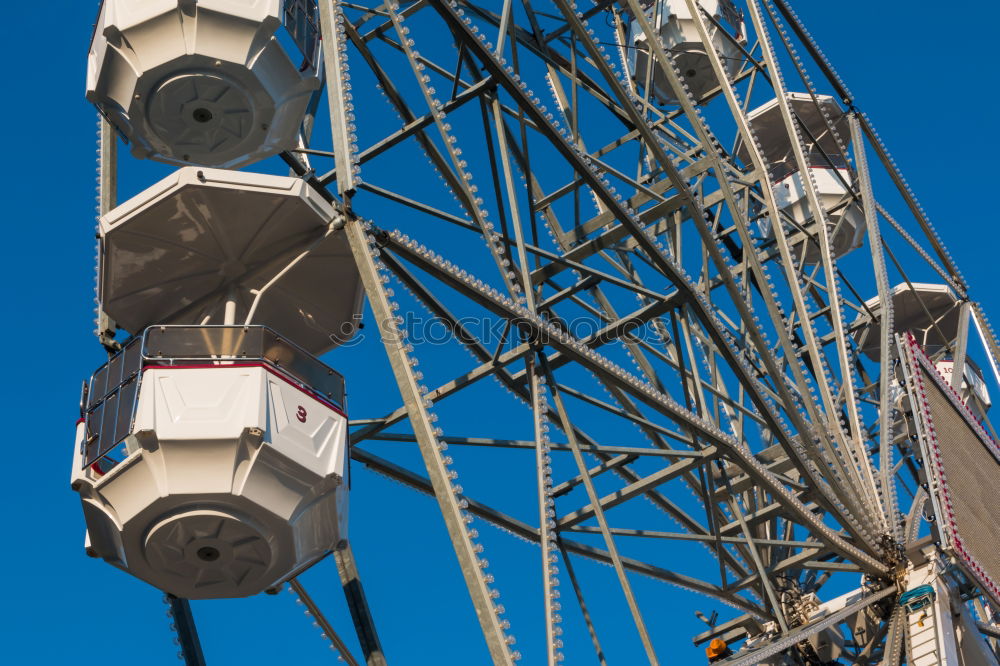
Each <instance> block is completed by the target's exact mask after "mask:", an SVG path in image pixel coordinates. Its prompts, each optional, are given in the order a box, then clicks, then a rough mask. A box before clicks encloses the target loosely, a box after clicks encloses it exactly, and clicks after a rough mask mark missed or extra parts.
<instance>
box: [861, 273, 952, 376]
mask: <svg viewBox="0 0 1000 666" xmlns="http://www.w3.org/2000/svg"><path fill="white" fill-rule="evenodd" d="M891 298H892V323H893V333H903V332H909V333H912V334H913V335H914V336H915V337H916V338H917V341H918V342H919V343H920V344H921V345H924V346H929V347H932V348H940V347H942V346H944V345H949V344H952V343H953V342H954V340H955V336H956V335H957V334H958V318H959V310H960V308H959V307H958V305H959V300H958V298H957V297H956V296H955V294H954V292H953V291H952V290H951V289H950V288H949V287H947V286H946V285H943V284H927V283H923V282H911V283H909V284H907V283H905V282H904V283H902V284H897V285H896V286H895V287H893V288H892V292H891ZM865 307H866V308H867V309H868V310H869V311H870V312H871V313H872V314H873V315H874V317H875V320H876V321H875V322H874V323H873V325H874V326H876V329H877V326H878V324H877V320H878V319H879V318H880V317H881V312H882V305H881V303H880V302H879V299H878V297H877V296H876V297H874V298H871V299H869V300H867V301H865ZM928 314H929V315H930V318H928ZM856 323H860V322H856ZM867 326H868V325H865V326H864V327H863V328H861V329H859V330H858V332H857V333H856V334H855V336H856V337H855V339H857V340H858V341H859V342H861V341H864V344H863V345H862V348H861V349H862V351H863V352H864V353H865V354H867V355H868V357H869V358H871V359H876V358H878V353H879V348H878V335H877V333H874V332H870V333H868V335H867V337H862V336H864V333H865V330H866V328H867Z"/></svg>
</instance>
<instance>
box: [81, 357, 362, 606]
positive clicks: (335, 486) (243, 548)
mask: <svg viewBox="0 0 1000 666" xmlns="http://www.w3.org/2000/svg"><path fill="white" fill-rule="evenodd" d="M83 437H84V426H83V424H81V425H79V426H78V427H77V450H76V454H75V456H74V461H73V476H72V479H73V486H74V488H75V489H77V491H78V492H79V493H80V495H81V499H82V501H83V508H84V515H85V516H86V520H87V527H88V534H89V539H90V548H91V550H92V551H93V554H94V555H96V556H99V557H102V558H104V559H105V560H107V561H108V562H110V563H112V564H114V565H115V566H118V567H120V568H122V569H125V570H126V571H128V572H129V573H131V574H133V575H135V576H137V577H139V578H141V579H143V580H145V581H147V582H149V583H151V584H152V585H155V586H156V587H158V588H160V589H162V590H165V591H167V592H170V593H172V594H175V595H177V596H179V597H182V598H187V599H205V598H220V597H241V596H249V595H252V594H256V593H258V592H261V591H262V590H264V589H267V588H269V587H272V586H274V585H276V584H278V583H280V582H281V581H282V580H285V579H287V578H289V577H290V576H292V575H294V574H296V573H298V572H299V571H301V570H302V569H304V568H305V567H308V566H309V565H311V564H313V563H314V562H316V561H317V560H319V559H320V558H321V557H323V556H324V555H326V554H327V553H328V552H329V551H330V550H332V549H333V548H334V547H335V546H336V544H337V543H338V542H339V541H340V540H341V539H342V538H344V536H345V535H346V533H347V532H346V530H347V498H348V492H347V488H346V484H345V478H344V477H345V466H346V464H347V419H346V417H345V416H344V415H343V414H341V413H339V412H338V411H336V410H335V409H333V408H332V407H330V406H329V405H327V404H326V403H323V402H320V401H318V400H316V399H315V398H313V397H312V396H310V395H309V394H307V393H305V392H304V391H303V390H301V389H300V388H298V387H297V386H293V385H292V384H291V383H290V382H289V381H287V380H286V379H284V377H283V376H281V375H280V374H278V373H277V372H276V371H273V370H270V369H266V368H264V367H227V366H226V365H224V364H221V363H220V365H219V366H217V367H209V368H198V367H196V368H190V367H189V368H157V367H152V368H147V369H146V371H145V373H144V375H143V377H142V385H141V389H140V392H139V401H138V409H137V413H136V418H135V423H134V426H133V428H132V434H131V435H130V436H129V438H128V439H127V440H126V447H127V450H128V455H127V457H126V458H125V460H123V461H122V462H120V463H119V464H118V465H116V466H115V467H114V468H112V469H111V470H110V471H108V472H107V473H106V474H102V473H101V472H100V471H98V469H97V468H96V466H92V467H89V468H84V467H83V459H82V448H81V444H82V439H83Z"/></svg>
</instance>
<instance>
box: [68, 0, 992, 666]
mask: <svg viewBox="0 0 1000 666" xmlns="http://www.w3.org/2000/svg"><path fill="white" fill-rule="evenodd" d="M797 4H799V3H798V2H797V1H794V2H793V0H615V1H612V0H597V1H596V2H591V1H590V0H579V2H575V3H574V2H571V1H570V0H491V1H490V2H486V1H479V0H413V1H410V0H407V1H405V2H397V0H387V1H386V2H384V3H382V2H379V0H357V1H352V2H348V1H346V0H319V1H318V2H317V1H315V0H285V1H281V0H155V1H153V0H104V2H102V3H100V7H99V8H97V12H96V13H97V18H96V21H95V25H94V29H93V36H92V39H91V42H90V50H89V55H88V68H87V81H86V96H87V99H88V100H89V101H90V102H92V103H93V104H94V105H95V106H96V108H97V110H98V112H99V120H98V122H99V151H98V152H99V165H98V166H99V192H98V201H99V208H100V210H99V213H100V214H99V218H98V220H97V237H98V242H97V258H96V285H97V287H96V303H97V308H96V334H97V337H98V339H99V342H100V344H101V345H102V346H103V348H104V350H105V351H106V352H107V354H106V358H101V359H99V358H98V356H99V354H98V353H97V351H96V349H95V359H94V361H95V365H97V364H99V363H100V362H101V361H102V360H103V361H104V364H103V365H100V367H99V368H98V369H97V370H95V371H94V373H93V375H92V376H90V377H88V378H87V379H86V380H85V381H84V383H83V391H82V396H81V401H80V419H79V421H78V422H77V425H76V438H75V443H74V445H73V448H72V471H71V483H72V488H73V490H74V491H76V492H77V493H78V494H79V497H80V500H81V504H82V508H83V517H84V519H85V523H86V536H85V538H84V539H82V542H83V544H84V546H85V551H86V554H87V555H89V556H91V557H94V558H100V559H103V560H105V561H106V562H107V563H108V564H110V565H113V566H114V567H117V568H118V569H120V570H122V571H124V572H125V573H126V574H128V575H131V576H132V577H134V578H135V579H137V580H135V581H134V583H133V584H134V585H144V586H145V585H148V586H152V587H154V588H156V589H158V590H160V591H162V593H163V595H164V600H165V601H166V603H167V604H168V606H169V613H168V614H169V615H170V616H171V619H170V620H169V622H170V623H171V626H172V627H173V628H174V629H175V630H176V632H177V641H176V642H177V644H178V645H179V646H180V648H179V649H180V652H179V653H178V656H179V658H180V659H182V660H183V661H184V662H185V663H187V664H205V663H207V662H213V663H226V660H225V658H224V655H214V654H211V653H210V652H209V651H204V650H202V647H201V642H200V640H199V631H198V627H196V619H197V616H198V613H199V609H201V608H208V607H209V605H210V604H213V603H222V602H220V601H218V600H219V599H229V598H243V597H251V596H256V595H277V594H278V593H279V592H282V591H283V590H286V589H287V590H289V591H290V592H291V593H292V594H294V595H297V597H298V601H299V602H300V603H301V604H303V605H304V607H305V608H304V610H305V615H306V618H305V620H304V621H309V619H310V618H311V620H312V621H314V623H315V624H316V625H317V626H318V627H319V629H317V636H316V645H315V648H316V649H317V650H322V648H323V644H324V643H326V644H327V646H328V647H329V648H330V649H331V650H333V654H331V659H333V660H336V659H337V658H338V657H339V659H341V660H342V661H344V662H347V663H349V664H367V665H369V666H375V665H385V664H429V663H447V661H448V660H444V661H442V660H440V659H437V658H435V657H434V651H435V648H434V646H435V645H441V644H445V643H448V642H449V641H453V640H456V639H455V636H456V635H457V634H460V635H462V636H463V638H462V640H463V641H465V642H466V643H468V647H467V649H468V654H467V656H466V657H465V658H464V659H463V661H462V663H465V664H487V663H493V664H513V663H515V662H522V663H526V664H547V665H548V666H554V665H556V664H559V663H570V664H611V665H619V664H641V663H650V664H664V665H666V664H675V663H705V664H725V665H737V664H739V665H744V664H745V665H750V664H766V665H768V666H779V665H799V664H801V665H807V664H808V665H813V666H816V665H828V664H886V665H889V666H899V665H901V664H907V665H910V666H929V665H932V664H940V665H948V666H958V665H962V666H981V665H989V664H997V663H998V661H997V650H998V649H1000V623H998V622H1000V618H998V615H997V612H998V610H1000V558H998V555H997V553H998V544H1000V540H998V537H997V534H998V533H1000V523H998V519H997V515H998V514H997V511H996V510H995V507H994V506H993V498H994V497H995V492H994V490H995V480H996V479H997V478H998V477H997V474H998V472H1000V445H998V443H997V433H996V432H995V430H994V427H993V426H992V425H991V422H990V406H991V391H995V390H997V387H998V382H1000V373H998V369H1000V346H998V342H997V338H996V336H995V333H994V331H993V329H992V327H991V325H990V323H989V320H988V317H987V313H986V312H984V311H983V309H982V308H981V307H980V305H979V304H978V302H977V301H976V296H975V294H976V292H975V290H974V289H973V288H972V287H971V286H970V285H968V284H967V283H966V281H965V280H964V278H963V276H962V273H961V272H960V271H959V269H958V267H957V263H956V259H955V258H953V257H952V256H951V255H950V254H949V253H948V251H947V249H946V248H945V246H944V243H943V241H942V239H941V238H940V237H939V236H938V235H937V233H936V232H935V230H934V226H933V222H932V221H931V220H930V219H929V218H928V215H927V214H926V213H925V211H924V209H923V208H922V207H921V204H920V202H919V199H918V193H916V192H914V191H913V190H911V188H910V187H909V185H908V184H907V181H906V179H905V178H904V175H903V174H902V173H901V171H900V169H899V168H898V167H897V165H896V162H895V161H894V160H893V158H892V155H891V153H890V150H889V148H888V147H887V146H886V145H885V144H884V143H883V141H882V140H881V138H880V137H879V134H878V131H877V129H876V127H875V125H874V121H873V119H871V118H869V117H868V116H866V115H865V113H864V111H863V109H864V100H859V99H856V98H855V97H854V96H853V95H852V93H851V91H850V89H849V88H848V86H847V84H846V83H845V82H844V81H843V80H842V79H841V78H840V76H839V75H838V73H837V70H836V69H835V64H834V63H832V62H830V61H829V60H828V59H827V58H826V57H825V55H824V53H823V45H822V44H820V43H818V42H817V41H816V40H814V39H813V37H812V35H811V34H810V32H809V27H808V26H807V25H805V24H804V23H803V22H802V21H801V20H800V18H799V16H798V15H797V14H796V5H797ZM827 10H828V11H835V10H836V8H835V7H833V6H830V7H828V9H827ZM817 11H819V10H817ZM79 29H80V30H81V31H85V30H86V26H79ZM81 55H82V54H81ZM886 66H889V65H886ZM876 120H877V119H876ZM126 149H127V150H126ZM137 174H158V175H154V176H151V177H149V178H148V180H145V181H143V182H142V183H141V186H139V187H134V188H133V187H131V186H129V188H126V187H124V186H123V187H122V189H121V191H119V182H122V183H125V182H126V181H129V182H131V181H134V180H135V179H136V178H137ZM980 293H981V292H980ZM348 394H350V396H351V400H350V404H349V403H348V399H347V397H348ZM69 457H70V456H67V458H69ZM352 471H353V474H352ZM352 494H353V495H354V500H353V501H352V500H351V495H352ZM349 514H350V515H351V516H353V518H352V519H350V520H349ZM414 534H420V535H421V536H420V537H417V540H416V542H414V541H413V538H414V537H413V536H412V535H414ZM404 535H405V536H404ZM81 536H82V535H81ZM352 543H353V544H354V545H355V546H356V547H354V548H352ZM384 550H389V551H391V552H393V553H396V556H397V557H398V558H399V559H400V560H401V562H400V564H399V565H398V566H386V562H387V560H386V558H385V557H376V556H375V555H376V554H379V553H380V552H382V551H384ZM423 551H426V553H423ZM428 554H430V555H428ZM81 555H82V554H81ZM425 555H426V556H425ZM421 557H423V559H420V558H421ZM411 560H412V561H413V562H419V566H418V567H417V566H416V565H415V567H413V568H418V569H419V573H418V574H416V575H414V572H413V568H408V564H407V562H408V561H411ZM103 572H104V573H103V574H102V575H107V576H112V575H121V574H115V573H114V572H112V571H111V570H110V569H103ZM307 583H308V584H309V586H310V589H312V590H313V594H314V595H315V596H312V595H311V594H310V593H309V592H308V591H307V590H306V584H307ZM318 585H323V591H322V592H317V589H316V588H317V586H318ZM340 588H342V590H343V596H341V595H340V593H339V591H338V590H339V589H340ZM330 589H332V590H334V591H337V594H331V593H330V592H329V590H330ZM366 589H367V590H368V591H369V592H371V591H373V590H376V589H377V590H379V593H378V594H376V595H372V594H369V595H366ZM386 589H393V590H398V599H399V603H400V604H405V605H406V606H407V607H408V608H409V610H408V611H406V612H407V613H409V614H410V615H411V616H413V617H414V618H415V619H416V618H417V617H418V616H421V615H424V614H426V613H433V614H440V621H439V622H437V623H435V624H434V625H430V624H428V625H420V626H433V627H435V629H433V630H431V632H430V634H429V635H428V634H425V633H422V632H421V635H419V636H418V635H415V633H414V632H413V631H412V630H411V631H410V632H409V633H408V632H407V628H406V626H405V625H400V622H401V620H400V617H401V616H402V614H403V613H402V612H401V611H400V610H399V609H395V608H390V607H389V606H390V605H393V604H390V601H387V600H386V599H385V598H384V595H383V593H382V591H384V590H386ZM264 598H265V599H266V597H264ZM404 599H405V601H403V600H404ZM192 600H196V603H193V604H192V603H191V602H192ZM283 602H284V600H283V599H281V598H280V597H279V598H278V599H274V600H273V606H274V611H273V612H274V613H275V614H278V613H281V612H285V611H284V610H282V609H286V608H287V606H286V605H284V604H283ZM369 602H371V603H369ZM240 603H249V602H240ZM425 605H426V609H424V606H425ZM122 610H123V611H125V609H122ZM300 614H301V613H300ZM414 626H416V625H414ZM201 630H202V631H201V637H202V638H204V635H205V632H206V628H205V627H204V626H202V627H201ZM480 633H481V638H480V636H479V634H480ZM236 639H237V637H235V636H234V637H233V640H236ZM692 642H693V645H692ZM418 646H419V648H418ZM105 649H107V650H114V644H113V643H112V644H110V645H107V646H105ZM151 649H152V647H151ZM164 649H168V647H167V646H164ZM303 649H304V648H303ZM318 654H320V655H322V652H319V653H318ZM678 655H686V656H683V657H679V656H678ZM692 655H693V656H692ZM678 659H680V660H681V661H678Z"/></svg>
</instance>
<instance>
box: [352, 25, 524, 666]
mask: <svg viewBox="0 0 1000 666" xmlns="http://www.w3.org/2000/svg"><path fill="white" fill-rule="evenodd" d="M390 11H391V10H390ZM397 18H398V17H397ZM363 224H364V223H363V222H362V221H361V220H360V219H358V218H356V217H349V218H348V220H347V223H346V225H345V231H346V232H347V235H348V240H349V242H350V245H351V252H352V254H353V255H354V260H355V263H356V264H357V265H358V270H359V272H360V274H361V278H362V282H363V284H364V287H365V292H366V293H367V295H368V301H369V303H370V304H371V307H372V312H373V314H374V316H375V321H376V322H377V325H378V328H379V334H380V336H381V338H382V342H383V345H384V347H385V351H386V355H387V356H388V358H389V361H390V364H391V366H392V370H393V374H394V375H395V378H396V383H397V385H398V387H399V390H400V393H401V395H402V398H403V402H404V404H405V405H406V408H407V412H408V416H409V420H410V423H411V425H412V427H413V429H414V434H415V435H416V438H417V443H418V445H419V448H420V453H421V456H422V457H423V460H424V466H425V468H426V469H427V473H428V476H429V479H430V482H431V485H432V488H433V492H434V496H435V497H436V499H437V501H438V505H439V508H440V510H441V515H442V517H443V519H444V522H445V526H446V527H447V529H448V533H449V536H450V537H451V542H452V546H453V547H454V550H455V554H456V556H457V558H458V561H459V565H460V568H461V571H462V574H463V577H464V578H465V582H466V587H467V588H468V591H469V596H470V597H471V599H472V603H473V606H474V607H475V609H476V615H477V617H478V619H479V623H480V627H481V629H482V632H483V636H484V638H485V640H486V644H487V646H488V648H489V652H490V656H491V658H492V659H493V662H494V663H495V664H507V665H508V666H510V665H512V664H513V663H514V661H515V656H514V654H513V653H512V652H511V650H510V648H509V645H510V643H512V642H513V637H511V636H508V635H507V633H506V626H505V625H507V626H509V623H508V622H507V621H506V620H501V618H500V614H501V613H500V610H499V608H498V607H497V606H496V605H495V604H494V602H493V599H494V598H495V597H496V591H495V590H493V589H491V588H490V587H489V582H490V581H492V576H490V577H489V579H488V578H487V576H486V574H485V573H484V569H485V567H486V565H487V563H486V560H485V559H482V558H480V557H479V553H480V552H481V551H482V546H481V545H479V544H477V543H475V542H474V541H473V538H474V537H473V531H472V530H470V529H469V527H468V522H469V520H471V516H468V514H467V513H466V511H465V508H464V507H463V504H466V505H467V503H466V500H464V499H461V497H460V496H461V492H462V491H461V489H460V487H459V486H458V485H456V484H453V480H454V479H455V476H456V474H455V473H454V472H453V471H451V470H449V469H448V467H449V464H450V458H446V457H445V456H444V454H443V451H442V446H441V443H440V442H439V440H438V436H439V434H440V433H439V432H438V429H437V428H436V427H435V426H434V425H433V422H434V420H433V419H432V416H431V413H430V406H431V404H432V401H431V400H430V399H428V398H427V397H425V395H424V393H425V391H422V390H421V386H420V384H419V383H418V380H417V377H416V371H415V370H414V367H415V365H416V363H415V359H414V358H412V357H411V356H410V353H411V352H410V350H412V346H411V345H409V344H408V343H405V342H404V339H403V335H402V331H401V330H400V329H399V327H398V324H397V322H396V315H395V307H394V306H395V303H394V302H393V301H392V300H391V297H390V296H389V294H388V293H387V292H386V289H385V286H384V282H386V281H388V279H389V278H388V275H385V274H384V273H383V271H382V270H380V266H379V263H381V262H377V261H376V259H375V257H376V256H377V249H376V247H375V245H374V242H373V241H374V238H373V237H371V236H370V235H369V234H368V232H367V231H366V229H365V228H364V226H363ZM467 517H468V520H467V519H466V518H467Z"/></svg>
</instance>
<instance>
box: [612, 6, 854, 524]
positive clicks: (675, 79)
mask: <svg viewBox="0 0 1000 666" xmlns="http://www.w3.org/2000/svg"><path fill="white" fill-rule="evenodd" d="M633 4H634V2H633ZM632 9H633V11H634V12H635V11H639V10H637V9H636V7H635V6H633V7H632ZM692 9H694V8H693V7H692ZM639 14H641V11H639ZM695 15H697V12H696V11H695ZM637 16H638V14H637ZM639 22H640V25H641V26H642V27H643V30H644V31H646V32H647V39H648V40H650V44H651V45H652V48H653V52H654V55H655V56H656V57H657V58H658V59H659V60H660V65H661V67H662V68H663V70H664V71H665V72H666V73H667V76H668V77H669V79H670V81H671V84H672V85H676V87H677V89H680V86H681V82H680V77H679V75H678V74H677V72H676V71H675V68H674V65H673V63H672V62H670V61H669V60H668V57H667V55H666V52H665V51H664V50H663V48H662V47H660V46H659V42H658V41H657V40H655V39H654V38H652V37H650V36H649V35H650V34H651V30H652V29H651V27H650V26H649V24H648V21H646V20H645V18H644V17H640V18H639ZM701 27H702V29H704V25H703V24H701ZM712 55H715V58H714V62H713V64H715V65H716V66H719V64H718V61H717V58H718V56H717V55H716V54H714V52H713V54H710V57H712ZM718 71H719V72H721V71H722V70H721V66H719V70H718ZM719 80H720V81H723V83H724V85H723V87H724V88H725V87H726V86H728V83H726V78H725V75H724V74H723V75H722V76H721V77H720V78H719ZM681 103H682V105H683V106H684V109H685V112H686V114H687V115H688V118H689V120H691V121H692V123H693V124H694V125H695V127H696V129H697V131H698V132H700V135H701V136H700V138H701V140H702V142H703V143H704V145H706V146H708V145H710V143H711V142H712V141H714V139H712V137H710V136H709V135H708V132H707V128H705V127H704V125H703V123H701V122H700V116H699V114H698V113H697V112H696V111H695V110H694V105H693V102H692V101H691V100H690V99H689V98H686V96H682V98H681ZM736 112H737V113H738V111H736ZM640 122H641V120H640ZM654 142H655V139H654ZM707 152H708V154H709V155H715V153H714V151H711V150H709V151H707ZM709 159H711V157H710V158H709ZM715 162H716V164H715V168H716V170H717V172H719V173H721V172H722V166H721V163H719V162H718V160H717V158H715ZM755 166H757V168H758V172H762V171H763V170H762V167H761V166H760V165H755ZM719 184H720V186H721V187H722V189H723V192H724V193H725V194H724V196H725V198H726V201H727V204H728V208H729V210H730V213H731V214H732V215H733V217H734V218H736V219H739V217H740V212H739V211H738V209H737V205H736V203H735V200H734V198H733V195H732V192H731V191H730V190H729V188H728V183H727V181H726V180H725V179H724V178H723V179H719ZM765 189H766V190H769V188H765ZM773 210H777V207H776V206H774V207H773ZM693 217H695V220H696V223H699V224H701V225H702V227H703V226H704V223H703V222H700V221H699V220H698V218H697V217H696V216H693ZM776 226H780V225H776ZM738 228H740V229H741V230H743V231H744V233H743V237H744V245H745V246H747V247H750V246H751V244H750V243H748V242H747V238H746V233H745V227H744V226H743V225H738ZM703 235H705V237H706V245H708V246H709V248H710V251H711V248H712V247H713V246H714V245H713V244H712V241H711V239H710V238H708V236H707V234H706V233H705V232H704V231H703ZM717 252H718V251H717V250H716V253H717ZM747 254H748V255H749V256H750V257H752V261H754V264H753V268H754V272H755V274H756V275H757V280H758V283H762V282H764V276H763V269H762V268H761V267H760V265H759V264H758V263H756V261H755V260H756V257H755V256H754V253H752V252H751V253H747ZM716 261H717V263H718V264H721V263H722V262H721V259H717V260H716ZM720 268H721V266H720ZM765 295H769V294H768V292H767V291H766V290H765ZM737 299H738V297H734V300H737ZM768 306H769V307H768V309H769V311H770V312H771V316H772V318H773V317H776V316H777V317H780V316H781V315H780V314H779V313H778V310H777V305H776V303H774V301H773V299H772V300H771V302H769V303H768ZM778 330H779V335H780V334H781V333H780V331H781V330H782V329H781V328H780V327H779V328H778ZM783 344H784V345H785V346H786V348H787V347H788V346H789V345H790V342H789V341H788V340H787V335H786V336H783ZM758 346H764V345H763V344H762V343H758ZM812 349H814V350H815V351H817V352H818V349H817V348H816V347H812ZM796 367H797V366H794V365H793V369H795V368H796ZM773 374H777V373H776V372H774V371H773V370H772V375H773ZM824 386H825V384H823V383H821V387H824ZM824 398H825V401H826V404H827V412H828V414H831V415H832V414H833V413H834V412H835V411H836V408H835V406H834V404H833V398H832V396H830V395H829V393H828V392H827V393H826V394H825V395H824ZM786 404H787V403H786ZM807 408H808V404H807ZM817 418H818V417H817V416H816V414H815V410H814V409H813V419H814V421H815V420H816V419H817ZM799 430H800V432H801V431H803V429H802V428H801V427H800V428H799ZM835 432H838V433H839V432H840V431H839V429H836V430H835ZM855 432H857V430H855ZM829 458H832V459H834V460H839V457H838V456H836V455H830V456H829ZM841 499H844V498H843V497H842V498H841ZM854 511H855V512H857V513H861V512H860V510H859V507H855V508H854Z"/></svg>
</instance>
